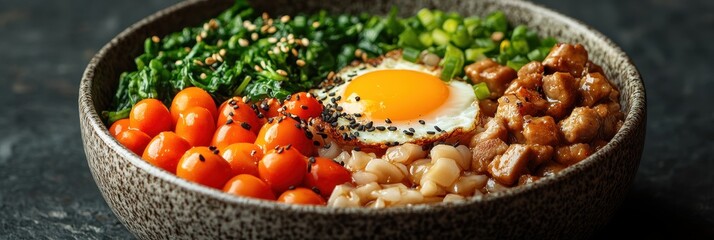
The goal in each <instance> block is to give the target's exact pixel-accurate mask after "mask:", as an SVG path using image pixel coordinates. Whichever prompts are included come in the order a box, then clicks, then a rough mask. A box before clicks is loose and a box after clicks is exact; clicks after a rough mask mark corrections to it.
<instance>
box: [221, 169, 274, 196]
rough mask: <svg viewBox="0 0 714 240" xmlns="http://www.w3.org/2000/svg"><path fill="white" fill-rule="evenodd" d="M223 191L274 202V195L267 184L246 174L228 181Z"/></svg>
mask: <svg viewBox="0 0 714 240" xmlns="http://www.w3.org/2000/svg"><path fill="white" fill-rule="evenodd" d="M223 191H224V192H227V193H230V194H235V195H238V196H244V197H252V198H260V199H265V200H275V194H273V190H272V189H270V186H268V184H267V183H265V182H263V180H261V179H260V178H257V177H255V176H253V175H248V174H241V175H238V176H235V177H233V178H231V180H228V183H226V186H224V187H223Z"/></svg>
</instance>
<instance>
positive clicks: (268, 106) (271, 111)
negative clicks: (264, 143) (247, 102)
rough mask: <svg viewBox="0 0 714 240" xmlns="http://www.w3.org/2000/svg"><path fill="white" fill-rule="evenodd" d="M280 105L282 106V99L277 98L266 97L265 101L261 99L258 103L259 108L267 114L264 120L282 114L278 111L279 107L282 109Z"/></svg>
mask: <svg viewBox="0 0 714 240" xmlns="http://www.w3.org/2000/svg"><path fill="white" fill-rule="evenodd" d="M280 107H282V106H281V104H280V100H278V99H276V98H266V99H263V101H260V103H258V110H259V111H260V112H261V113H263V115H264V116H265V118H263V120H267V119H268V118H274V117H277V116H281V114H280V113H279V112H278V109H280Z"/></svg>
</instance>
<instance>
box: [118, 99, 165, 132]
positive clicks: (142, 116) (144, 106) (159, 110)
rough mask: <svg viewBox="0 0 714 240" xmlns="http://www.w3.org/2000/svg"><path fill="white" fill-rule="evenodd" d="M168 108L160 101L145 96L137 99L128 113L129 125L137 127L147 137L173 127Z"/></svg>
mask: <svg viewBox="0 0 714 240" xmlns="http://www.w3.org/2000/svg"><path fill="white" fill-rule="evenodd" d="M173 126H174V124H173V121H172V120H171V113H169V109H168V108H166V106H164V104H163V103H161V101H159V100H156V99H153V98H147V99H144V100H141V101H139V102H138V103H136V104H135V105H134V107H132V108H131V112H130V113H129V127H130V128H134V129H138V130H140V131H142V132H144V133H146V134H147V135H149V137H154V136H156V134H159V133H160V132H164V131H171V130H172V129H173Z"/></svg>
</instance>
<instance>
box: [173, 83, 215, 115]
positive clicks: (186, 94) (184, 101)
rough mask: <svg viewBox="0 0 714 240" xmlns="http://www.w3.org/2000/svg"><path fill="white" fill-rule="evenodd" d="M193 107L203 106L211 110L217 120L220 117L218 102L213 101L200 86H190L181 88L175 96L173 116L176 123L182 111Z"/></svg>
mask: <svg viewBox="0 0 714 240" xmlns="http://www.w3.org/2000/svg"><path fill="white" fill-rule="evenodd" d="M191 107H202V108H205V109H206V110H208V111H209V112H211V116H213V119H214V120H215V119H216V118H218V110H216V102H214V101H213V98H212V97H211V95H210V94H208V92H206V90H203V89H201V88H198V87H189V88H185V89H183V90H181V91H180V92H178V93H177V94H176V96H174V100H173V101H172V102H171V109H170V110H171V117H172V118H173V120H174V123H176V122H177V121H178V119H179V117H180V115H181V112H183V111H186V110H187V109H189V108H191Z"/></svg>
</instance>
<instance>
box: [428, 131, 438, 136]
mask: <svg viewBox="0 0 714 240" xmlns="http://www.w3.org/2000/svg"><path fill="white" fill-rule="evenodd" d="M426 134H429V135H434V134H436V132H434V131H426Z"/></svg>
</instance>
